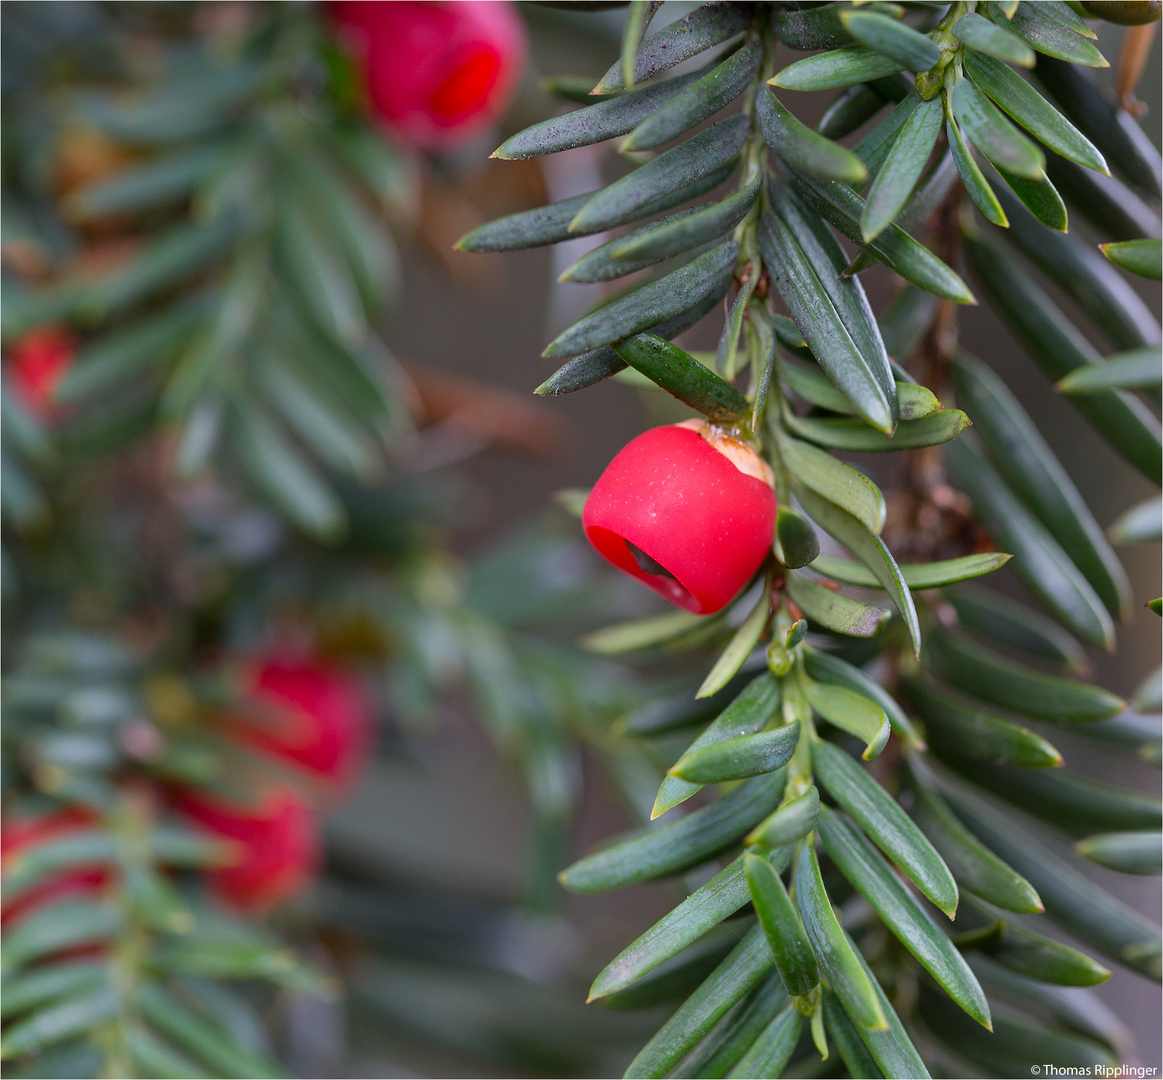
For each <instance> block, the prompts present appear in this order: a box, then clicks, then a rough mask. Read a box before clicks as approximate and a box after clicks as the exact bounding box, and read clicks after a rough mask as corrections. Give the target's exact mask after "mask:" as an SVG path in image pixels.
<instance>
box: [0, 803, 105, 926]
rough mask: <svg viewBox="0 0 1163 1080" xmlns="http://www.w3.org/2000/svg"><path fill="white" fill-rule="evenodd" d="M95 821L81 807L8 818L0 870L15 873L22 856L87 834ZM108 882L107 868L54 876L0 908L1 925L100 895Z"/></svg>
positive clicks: (2, 828)
mask: <svg viewBox="0 0 1163 1080" xmlns="http://www.w3.org/2000/svg"><path fill="white" fill-rule="evenodd" d="M94 820H95V819H94V817H93V815H92V814H90V813H89V812H88V811H85V810H82V809H79V808H70V809H66V810H57V811H54V812H53V813H51V814H41V815H39V816H36V817H17V816H15V815H6V816H5V818H4V823H3V825H0V868H2V869H3V872H4V874H10V873H12V871H13V870H14V869H15V868H16V866H17V864H18V862H19V860H20V857H21V855H23V854H25V853H27V852H30V851H34V850H35V849H36V848H38V847H40V846H41V845H43V844H46V843H49V842H50V841H53V840H61V839H64V838H65V837H67V836H71V835H73V834H75V833H78V832H84V831H85V830H87V829H88V828H90V827H91V826H92V825H93V822H94ZM108 882H109V871H108V870H107V869H106V868H105V867H103V866H91V867H76V868H73V869H71V870H65V871H62V872H61V873H59V874H53V875H52V876H51V877H49V878H47V879H46V880H44V881H42V882H41V883H40V884H39V885H36V886H34V887H33V888H31V889H28V890H25V891H22V892H20V893H18V894H17V895H16V896H15V897H14V898H13V899H11V900H7V901H5V902H4V903H3V905H2V906H0V922H2V923H5V924H7V923H8V922H10V921H12V920H15V919H18V918H20V917H21V916H22V915H27V914H28V913H29V912H31V911H34V910H35V909H37V908H40V907H43V906H44V905H45V904H49V903H53V902H55V901H57V900H67V899H76V898H79V897H91V896H94V895H97V894H100V893H102V892H103V891H104V888H105V886H106V885H107V884H108Z"/></svg>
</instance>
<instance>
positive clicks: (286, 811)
mask: <svg viewBox="0 0 1163 1080" xmlns="http://www.w3.org/2000/svg"><path fill="white" fill-rule="evenodd" d="M174 801H175V804H176V806H177V807H178V809H179V810H181V811H183V812H184V813H185V814H186V815H187V816H189V817H190V818H192V819H193V820H194V821H196V822H197V823H198V824H199V825H201V826H202V827H203V828H204V829H205V830H206V831H207V832H208V833H210V834H211V835H212V836H213V837H215V838H216V839H219V840H228V841H231V842H232V844H231V846H232V849H233V852H234V859H233V861H232V862H230V863H229V864H228V865H226V866H222V867H219V868H217V869H214V870H209V871H207V873H206V876H207V879H208V880H209V883H210V888H211V891H213V892H214V893H216V894H217V895H218V896H219V897H220V898H221V899H222V900H224V901H226V903H228V904H230V905H231V906H232V907H235V908H239V909H240V910H242V911H248V912H253V913H260V912H263V911H266V910H267V909H268V908H271V907H273V906H274V905H275V904H278V903H279V902H280V901H283V900H286V899H288V898H290V897H292V896H294V895H295V894H296V893H298V892H301V891H302V890H303V889H304V888H305V887H306V886H307V885H308V884H309V883H310V882H311V880H312V879H313V878H314V877H315V874H316V873H317V872H318V869H319V862H320V847H319V830H318V825H317V823H316V819H315V812H314V810H313V809H312V808H311V805H310V804H309V803H308V802H307V801H306V800H305V799H304V798H303V797H302V796H301V795H300V794H299V793H298V792H297V791H295V790H294V789H293V788H289V787H283V786H272V787H270V788H268V789H267V790H266V791H265V792H264V793H263V794H262V795H261V797H260V799H259V801H258V802H257V803H254V804H251V805H248V804H243V803H236V802H232V801H229V800H227V799H223V798H219V797H217V796H214V795H211V794H209V793H208V792H205V791H195V790H193V789H188V790H185V791H183V792H181V793H180V794H179V795H177V796H176V797H175V800H174Z"/></svg>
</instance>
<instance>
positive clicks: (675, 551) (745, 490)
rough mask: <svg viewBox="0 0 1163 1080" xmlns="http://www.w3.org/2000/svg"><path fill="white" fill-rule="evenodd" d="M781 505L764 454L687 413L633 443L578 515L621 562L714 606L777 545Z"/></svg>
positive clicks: (669, 592) (675, 597)
mask: <svg viewBox="0 0 1163 1080" xmlns="http://www.w3.org/2000/svg"><path fill="white" fill-rule="evenodd" d="M775 508H776V505H775V493H774V492H773V491H772V477H771V470H770V469H769V468H768V466H767V465H766V464H765V463H764V462H763V460H762V459H761V458H760V457H759V456H758V455H757V454H756V453H755V452H754V451H753V450H752V449H751V448H750V447H748V446H747V445H745V444H744V443H742V442H740V441H739V440H738V439H736V438H733V437H732V436H731V435H729V434H727V433H726V432H724V431H723V430H722V429H719V428H716V427H714V426H713V425H711V424H707V423H704V422H702V421H698V420H688V421H684V422H683V423H681V424H670V425H668V426H666V427H657V428H652V429H651V430H650V431H646V432H643V433H642V434H641V435H639V436H638V437H637V438H636V439H632V440H631V441H630V442H629V443H627V444H626V446H624V447H623V448H622V449H621V451H619V453H618V455H617V456H616V457H615V458H614V460H613V461H611V462H610V464H609V465H608V466H606V471H605V472H604V473H602V475H601V477H600V478H599V480H598V482H597V483H596V484H595V485H594V489H593V491H591V492H590V495H589V498H588V499H587V500H586V505H585V509H584V511H583V512H582V525H583V527H584V528H585V531H586V536H587V537H588V538H589V541H590V543H591V544H593V545H594V547H595V548H597V550H598V552H599V553H600V554H601V555H603V556H604V557H605V558H606V559H608V560H609V561H610V562H612V563H613V564H614V565H615V566H616V567H617V568H618V569H619V570H624V571H625V572H626V573H627V574H629V575H630V576H631V577H634V578H637V579H638V580H639V581H641V582H643V583H644V584H646V585H649V586H650V588H652V589H653V590H654V591H655V592H657V593H660V594H661V595H662V596H664V597H666V599H667V600H669V601H670V602H671V603H672V604H677V605H678V606H679V607H682V608H686V610H687V611H693V612H695V613H696V614H698V615H709V614H710V613H711V612H714V611H718V610H720V609H721V608H723V607H724V606H726V604H727V603H729V602H730V601H731V599H732V598H734V596H735V595H736V594H737V593H738V592H739V590H740V589H741V588H742V587H743V586H744V585H746V584H747V582H748V581H749V580H750V579H751V576H752V575H753V574H754V573H755V571H756V570H758V569H759V566H760V564H761V563H762V562H763V560H764V558H766V556H767V553H768V552H769V551H770V550H771V543H772V538H773V530H774V527H775ZM635 549H636V550H635Z"/></svg>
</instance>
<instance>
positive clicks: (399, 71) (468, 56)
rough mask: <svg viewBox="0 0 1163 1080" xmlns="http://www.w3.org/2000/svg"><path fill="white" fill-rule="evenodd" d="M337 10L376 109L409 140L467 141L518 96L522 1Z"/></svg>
mask: <svg viewBox="0 0 1163 1080" xmlns="http://www.w3.org/2000/svg"><path fill="white" fill-rule="evenodd" d="M334 11H335V17H336V20H337V21H338V23H339V24H340V26H341V27H343V29H344V32H345V37H347V38H348V39H349V41H350V42H351V45H352V46H353V48H354V50H355V51H356V52H357V54H358V55H359V57H360V59H361V60H362V62H363V67H364V77H365V79H366V81H367V95H368V100H369V102H370V104H371V107H372V110H373V111H374V112H375V113H376V115H377V116H379V117H381V118H382V119H383V120H385V121H387V123H388V125H389V126H390V127H391V128H392V129H393V130H394V131H395V132H396V134H397V135H398V136H399V137H400V138H401V139H402V140H403V141H404V142H407V143H410V144H412V145H413V146H416V147H419V148H420V149H422V150H437V149H442V148H445V147H450V146H455V145H456V144H458V143H463V142H466V141H467V140H470V139H472V138H474V137H475V136H476V135H478V134H480V133H481V132H482V131H483V130H484V129H485V128H487V127H488V126H489V125H490V124H491V123H493V122H494V121H496V120H497V118H498V117H499V116H500V115H501V113H503V112H504V110H505V108H506V107H507V106H508V104H509V102H510V101H511V100H512V97H513V93H514V92H515V90H516V88H517V82H518V80H519V78H520V76H521V69H522V66H523V64H524V60H525V28H524V25H523V24H522V22H521V18H520V16H519V15H518V14H517V9H516V5H515V4H511V3H508V2H507V0H459V2H457V3H424V2H419V0H389V2H381V0H365V2H362V3H361V2H358V0H340V2H338V3H336V4H335V5H334Z"/></svg>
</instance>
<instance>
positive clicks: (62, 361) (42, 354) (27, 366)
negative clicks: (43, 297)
mask: <svg viewBox="0 0 1163 1080" xmlns="http://www.w3.org/2000/svg"><path fill="white" fill-rule="evenodd" d="M76 355H77V342H76V338H75V336H74V335H73V333H72V331H71V330H69V329H68V328H67V327H65V326H58V325H56V324H46V325H45V326H38V327H37V328H36V329H35V330H29V331H28V333H27V334H25V335H24V336H23V337H21V338H20V339H18V340H17V342H16V343H15V344H14V345H13V346H12V352H11V368H10V371H11V374H12V382H13V388H14V390H15V392H16V393H17V394H18V395H19V396H20V399H21V400H22V401H23V402H24V404H25V405H26V406H27V407H28V408H29V409H31V410H32V411H33V412H34V413H36V414H37V415H38V416H40V417H42V418H48V417H51V416H52V414H53V412H54V411H55V410H54V406H53V398H54V397H55V395H56V392H57V387H58V386H60V384H61V380H62V379H63V378H64V377H65V375H66V374H67V373H68V371H69V368H71V367H72V366H73V360H74V359H75V358H76Z"/></svg>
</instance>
